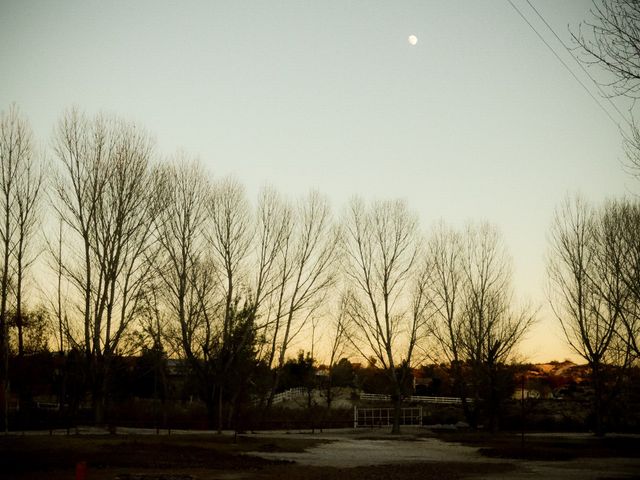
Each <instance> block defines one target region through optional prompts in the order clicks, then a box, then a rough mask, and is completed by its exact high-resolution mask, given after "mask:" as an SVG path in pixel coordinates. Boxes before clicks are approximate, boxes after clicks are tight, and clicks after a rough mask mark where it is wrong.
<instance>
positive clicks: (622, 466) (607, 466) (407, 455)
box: [251, 432, 640, 480]
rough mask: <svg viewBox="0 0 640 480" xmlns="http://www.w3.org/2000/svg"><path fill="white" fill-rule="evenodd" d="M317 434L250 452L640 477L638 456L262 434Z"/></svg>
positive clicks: (518, 474)
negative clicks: (554, 457) (535, 456)
mask: <svg viewBox="0 0 640 480" xmlns="http://www.w3.org/2000/svg"><path fill="white" fill-rule="evenodd" d="M283 435H284V436H287V437H288V438H313V439H316V440H319V439H322V440H324V441H326V442H327V443H322V444H320V445H318V446H315V447H312V448H309V449H308V450H306V451H304V452H296V453H293V452H251V455H255V456H259V457H262V458H267V459H272V460H273V459H277V460H290V461H294V462H296V463H298V464H301V465H308V466H314V467H339V468H353V467H361V466H371V465H393V464H410V463H433V462H464V463H471V464H473V463H476V464H479V463H483V464H487V463H494V464H499V463H502V464H512V465H515V466H516V469H515V470H514V471H512V472H510V473H509V474H508V476H505V474H504V473H495V474H486V473H485V474H481V475H478V476H476V477H475V478H483V479H487V480H496V479H503V478H512V479H515V480H527V479H537V478H542V479H545V480H552V479H575V480H596V479H615V478H620V479H622V478H640V459H630V458H606V459H603V458H588V459H577V460H570V461H561V462H559V461H531V460H510V459H491V458H486V457H483V456H481V455H480V454H479V453H478V449H477V448H475V447H469V446H464V445H460V444H455V443H447V442H443V441H441V440H438V439H436V438H416V437H414V436H407V437H400V438H396V437H394V438H393V439H390V438H389V436H388V435H386V438H384V437H385V436H383V435H379V436H377V437H381V438H376V437H374V438H368V436H367V435H366V434H365V435H363V434H361V433H354V432H339V433H330V434H324V435H323V434H315V435H310V434H288V435H287V434H283V433H276V432H274V433H261V434H259V436H260V437H262V438H269V437H271V438H274V439H276V438H281V437H282V436H283Z"/></svg>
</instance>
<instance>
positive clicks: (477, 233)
mask: <svg viewBox="0 0 640 480" xmlns="http://www.w3.org/2000/svg"><path fill="white" fill-rule="evenodd" d="M465 243H466V245H465V255H464V261H463V271H464V306H463V328H462V330H461V336H460V340H461V342H460V346H461V353H462V356H463V357H462V358H464V359H465V360H466V361H467V362H468V364H469V366H470V368H471V370H472V372H473V374H472V379H473V380H472V385H473V396H474V398H473V400H474V406H477V405H479V404H480V397H481V392H482V389H481V386H482V382H486V388H485V394H486V395H487V396H488V398H487V399H486V401H485V405H486V407H487V413H488V418H489V427H490V428H491V429H495V428H497V423H496V422H497V415H498V412H499V409H500V402H501V397H502V395H501V392H500V391H499V390H500V388H499V383H498V382H499V369H500V367H501V366H502V365H504V363H505V362H506V361H507V360H508V359H509V356H510V355H511V354H512V353H513V351H514V348H515V347H516V345H517V344H518V342H520V340H522V337H523V336H524V334H525V333H526V332H527V330H529V328H530V327H531V325H532V324H533V322H534V319H535V312H533V311H532V310H531V309H530V308H529V307H528V306H525V307H523V308H521V309H515V308H514V307H513V305H512V303H513V298H512V289H511V262H510V259H509V258H508V256H507V252H506V249H505V247H504V245H503V244H502V240H501V238H500V235H499V233H498V232H497V230H496V229H495V228H494V227H492V226H491V225H489V224H487V223H482V224H479V225H477V226H469V227H468V228H467V231H466V232H465Z"/></svg>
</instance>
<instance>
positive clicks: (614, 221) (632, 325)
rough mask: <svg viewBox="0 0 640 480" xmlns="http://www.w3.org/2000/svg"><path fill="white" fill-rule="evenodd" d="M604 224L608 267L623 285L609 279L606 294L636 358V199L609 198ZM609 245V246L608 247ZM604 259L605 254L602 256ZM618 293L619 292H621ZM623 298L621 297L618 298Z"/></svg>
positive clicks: (639, 338) (639, 210)
mask: <svg viewBox="0 0 640 480" xmlns="http://www.w3.org/2000/svg"><path fill="white" fill-rule="evenodd" d="M603 210H604V212H603V213H604V215H605V217H606V219H605V221H604V224H605V225H607V226H608V228H607V230H608V231H610V232H611V233H609V235H608V241H607V242H606V243H607V244H608V245H609V248H607V249H606V251H608V252H609V253H608V255H607V256H608V257H609V262H608V263H610V264H611V267H609V268H610V269H613V270H614V272H615V273H616V276H617V277H619V279H620V280H621V281H622V283H623V285H624V288H621V286H620V285H617V284H615V283H613V282H610V283H613V285H612V287H613V288H611V289H610V290H611V294H610V295H609V297H610V298H612V299H613V300H614V301H615V302H616V303H617V304H618V305H619V307H620V311H621V319H622V322H623V324H624V325H623V326H624V331H623V332H621V334H622V335H623V337H624V338H625V340H626V342H627V344H628V348H629V352H630V354H632V355H634V356H635V358H636V359H638V358H640V235H639V234H638V232H640V204H639V203H638V201H637V200H628V199H623V200H617V201H611V202H608V203H607V204H605V206H604V209H603ZM612 247H613V248H612ZM605 259H606V257H605ZM621 293H622V295H621ZM620 300H623V301H620Z"/></svg>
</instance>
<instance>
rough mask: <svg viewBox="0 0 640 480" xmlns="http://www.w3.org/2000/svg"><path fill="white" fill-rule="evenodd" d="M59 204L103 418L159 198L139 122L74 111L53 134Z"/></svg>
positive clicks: (139, 290)
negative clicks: (112, 368)
mask: <svg viewBox="0 0 640 480" xmlns="http://www.w3.org/2000/svg"><path fill="white" fill-rule="evenodd" d="M55 152H56V155H57V157H58V160H59V172H58V176H57V178H56V184H55V191H56V193H57V202H56V203H55V204H54V207H55V208H56V210H57V211H58V213H59V214H60V216H61V218H62V219H63V220H64V221H65V223H66V225H67V226H68V228H69V231H70V235H69V238H68V239H67V242H66V250H67V252H68V254H67V257H68V258H69V262H68V263H67V264H66V265H65V266H64V269H65V275H66V276H67V277H68V279H69V280H70V282H71V284H72V285H74V286H75V288H76V290H77V292H78V294H79V297H80V298H81V303H80V304H79V305H78V310H79V312H80V314H81V317H82V319H81V324H82V335H81V337H79V338H78V337H75V338H74V336H73V335H69V339H70V340H71V341H72V342H73V344H75V345H76V346H78V347H81V348H82V349H83V351H84V352H85V356H86V359H87V362H88V367H89V372H90V374H91V381H92V391H93V401H94V409H95V415H96V421H97V422H102V421H103V419H104V408H105V402H106V400H107V398H106V396H107V393H108V392H107V383H108V377H109V374H110V363H111V360H112V357H113V355H114V354H115V352H116V350H117V349H118V347H119V346H120V345H121V341H122V340H123V338H124V337H125V336H126V334H127V332H128V330H129V327H130V325H131V324H132V322H133V321H134V319H135V318H136V315H137V313H138V311H139V309H140V308H141V299H142V298H143V296H144V290H145V288H146V286H147V282H148V279H149V274H150V272H151V268H150V263H149V262H147V261H146V260H147V256H148V254H149V253H148V252H149V250H150V249H151V248H152V239H153V236H152V233H153V228H154V226H153V222H152V219H153V218H154V217H155V211H156V209H157V202H156V198H155V188H154V183H155V181H154V176H153V174H152V171H151V166H150V162H151V155H152V144H151V142H150V140H149V137H148V136H147V134H146V133H145V132H144V131H142V130H141V129H140V128H138V127H136V126H134V125H130V124H127V123H125V122H123V121H121V120H118V119H115V118H106V117H96V118H94V119H89V118H87V117H85V116H84V115H82V114H80V113H79V112H77V111H70V112H69V113H67V114H66V115H65V116H64V117H63V118H62V120H61V121H60V123H59V125H58V128H57V131H56V135H55Z"/></svg>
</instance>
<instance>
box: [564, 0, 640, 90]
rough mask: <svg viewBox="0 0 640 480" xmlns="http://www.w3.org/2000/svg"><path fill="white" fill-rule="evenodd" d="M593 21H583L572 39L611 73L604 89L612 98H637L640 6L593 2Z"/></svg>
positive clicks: (629, 0) (633, 1)
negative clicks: (606, 88)
mask: <svg viewBox="0 0 640 480" xmlns="http://www.w3.org/2000/svg"><path fill="white" fill-rule="evenodd" d="M591 12H592V14H593V17H594V20H593V21H592V22H584V23H583V24H581V25H580V28H579V29H578V31H577V32H575V33H572V35H573V38H574V40H575V41H576V42H577V44H578V45H579V46H580V47H581V48H582V50H583V51H584V52H585V54H586V57H587V58H586V61H587V62H588V63H596V64H599V65H600V66H602V67H603V68H605V69H606V70H608V71H609V72H611V73H612V74H613V76H614V80H613V81H612V82H610V83H606V84H605V85H604V86H605V87H608V88H611V93H612V94H613V95H616V96H617V95H623V96H627V97H630V98H638V96H640V3H638V2H637V0H605V1H603V2H595V1H594V2H593V9H592V11H591Z"/></svg>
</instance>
